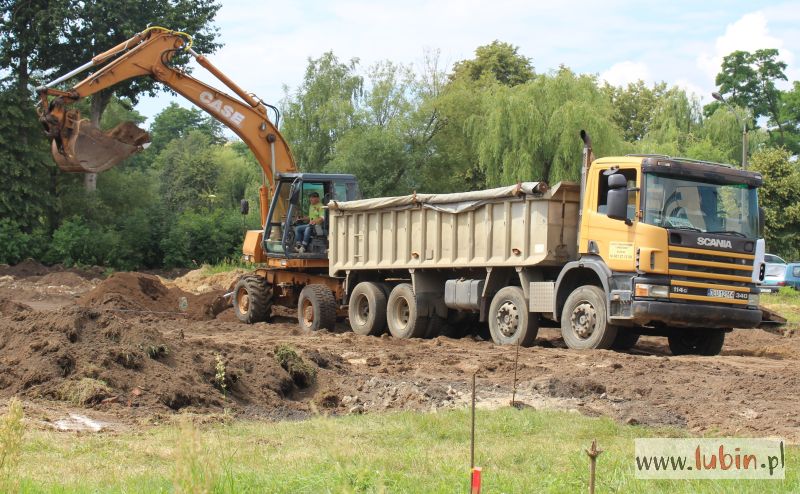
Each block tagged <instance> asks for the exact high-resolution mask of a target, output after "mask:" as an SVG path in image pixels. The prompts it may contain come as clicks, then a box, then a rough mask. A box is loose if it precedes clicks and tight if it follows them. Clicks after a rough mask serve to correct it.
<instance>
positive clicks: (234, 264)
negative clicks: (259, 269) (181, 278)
mask: <svg viewBox="0 0 800 494" xmlns="http://www.w3.org/2000/svg"><path fill="white" fill-rule="evenodd" d="M237 269H246V270H252V269H253V264H252V263H249V262H244V261H242V260H241V259H240V258H230V257H226V258H225V259H223V260H222V261H221V262H218V263H216V264H203V267H202V270H203V273H204V274H206V275H212V274H217V273H228V272H230V271H235V270H237Z"/></svg>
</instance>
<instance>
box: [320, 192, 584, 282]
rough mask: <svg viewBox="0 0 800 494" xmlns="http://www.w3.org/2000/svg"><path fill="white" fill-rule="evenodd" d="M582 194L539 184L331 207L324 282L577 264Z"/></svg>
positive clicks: (343, 204) (421, 195) (385, 199)
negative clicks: (360, 275)
mask: <svg viewBox="0 0 800 494" xmlns="http://www.w3.org/2000/svg"><path fill="white" fill-rule="evenodd" d="M579 193H580V189H579V186H578V185H577V184H574V183H571V182H560V183H558V184H557V185H556V186H555V187H553V188H552V189H548V188H547V185H546V184H544V183H543V182H525V183H521V184H517V185H512V186H508V187H500V188H496V189H488V190H481V191H475V192H465V193H457V194H414V195H408V196H399V197H382V198H376V199H364V200H360V201H349V202H335V201H333V202H331V203H330V204H329V205H328V208H329V210H330V223H331V225H330V235H329V239H330V251H329V259H330V274H331V275H332V276H342V275H344V274H345V272H346V271H348V270H394V269H414V268H436V269H449V268H480V267H495V266H533V265H539V264H543V265H548V264H549V265H554V266H557V265H562V264H563V263H565V262H567V261H569V260H571V259H575V258H576V257H577V256H576V247H575V246H576V240H577V225H578V207H579V201H580V197H579Z"/></svg>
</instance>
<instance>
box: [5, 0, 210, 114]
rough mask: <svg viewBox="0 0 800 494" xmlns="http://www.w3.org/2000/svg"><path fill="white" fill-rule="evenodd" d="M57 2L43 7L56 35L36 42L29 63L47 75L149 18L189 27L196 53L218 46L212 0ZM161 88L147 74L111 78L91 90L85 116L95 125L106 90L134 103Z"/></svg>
mask: <svg viewBox="0 0 800 494" xmlns="http://www.w3.org/2000/svg"><path fill="white" fill-rule="evenodd" d="M18 3H23V2H18ZM58 7H59V8H58V10H55V11H52V10H48V9H45V11H44V12H45V13H47V14H49V15H51V16H53V17H55V18H56V19H57V21H56V22H54V24H56V29H55V32H54V33H53V34H55V35H56V36H57V40H58V41H57V42H55V43H50V44H47V45H41V44H40V45H38V46H37V49H36V50H35V51H34V52H33V53H32V55H33V57H32V59H31V64H32V66H33V67H35V68H36V69H38V70H41V71H43V72H46V73H47V74H48V76H55V75H60V74H63V73H66V72H69V71H70V70H72V69H74V68H76V67H79V66H81V65H83V64H84V63H85V62H86V61H88V60H91V59H92V57H94V56H95V55H98V54H99V53H100V52H103V51H105V50H108V49H109V48H111V47H113V46H116V45H118V44H119V43H122V42H124V41H125V40H127V39H129V38H130V37H132V36H133V35H135V34H136V33H138V32H140V31H142V30H143V29H144V28H145V26H147V25H148V24H150V23H155V24H157V25H162V26H164V27H168V28H171V29H176V30H181V31H185V32H188V33H190V34H191V35H192V37H193V39H194V48H195V50H196V51H198V52H200V53H213V52H214V51H215V50H216V49H217V48H219V46H220V44H219V43H217V42H216V39H217V29H216V28H215V27H214V25H213V21H214V17H215V16H216V14H217V11H218V10H219V8H220V4H219V3H217V1H216V0H175V1H171V2H164V1H159V0H133V1H126V2H118V1H115V0H99V1H94V2H86V1H83V0H62V2H60V3H58ZM39 15H42V14H41V13H40V14H39ZM22 34H23V36H25V35H26V34H25V33H22ZM43 47H46V49H42V48H43ZM188 61H189V60H188V58H187V57H185V56H181V57H176V59H174V61H173V65H175V66H179V67H185V66H186V64H187V63H188ZM162 89H164V86H162V85H160V84H157V83H156V81H155V80H154V79H151V78H149V77H139V78H135V79H131V80H128V81H125V82H122V83H120V84H117V85H115V86H114V87H112V88H109V89H107V90H104V91H101V92H100V93H98V94H96V95H94V96H92V98H91V111H90V119H91V120H92V122H93V123H94V124H95V125H99V123H100V120H101V118H102V115H103V112H104V111H105V108H106V106H108V103H109V102H110V101H111V96H112V94H116V95H117V96H118V97H121V98H122V97H124V98H128V99H130V100H131V101H132V102H133V103H134V104H135V103H136V102H137V101H138V99H139V97H141V96H142V95H144V94H146V95H149V96H154V95H155V94H156V93H157V92H158V91H159V90H162Z"/></svg>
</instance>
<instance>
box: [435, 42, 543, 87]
mask: <svg viewBox="0 0 800 494" xmlns="http://www.w3.org/2000/svg"><path fill="white" fill-rule="evenodd" d="M533 76H534V72H533V64H532V62H531V59H530V58H528V57H525V56H523V55H520V54H519V48H518V47H516V46H514V45H511V44H509V43H504V42H502V41H498V40H494V41H492V42H491V43H490V44H488V45H483V46H479V47H478V48H477V49H476V50H475V58H472V59H469V60H462V61H460V62H456V64H455V66H454V67H453V73H452V75H451V79H452V80H455V79H459V78H465V79H468V80H472V81H480V80H489V81H492V80H493V81H497V82H499V83H500V84H503V85H504V86H516V85H518V84H524V83H526V82H528V81H530V80H531V79H533Z"/></svg>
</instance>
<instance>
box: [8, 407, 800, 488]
mask: <svg viewBox="0 0 800 494" xmlns="http://www.w3.org/2000/svg"><path fill="white" fill-rule="evenodd" d="M469 420H470V417H469V413H468V411H466V410H457V411H448V412H440V413H410V412H400V413H393V414H382V415H378V414H375V415H363V416H347V417H340V418H330V417H317V418H314V419H311V420H307V421H302V422H289V421H286V422H274V423H273V422H243V421H234V422H231V423H229V424H218V425H213V426H204V427H202V428H195V427H194V426H191V425H190V426H187V425H185V422H184V421H182V423H181V425H180V426H175V425H172V426H160V427H155V428H150V429H144V430H136V431H131V432H126V433H118V434H100V435H97V434H96V435H73V434H65V433H56V432H49V431H33V432H29V433H28V440H27V441H26V442H25V445H24V450H23V454H22V457H21V464H20V465H19V467H18V473H19V481H20V484H19V485H20V492H30V493H39V492H57V493H93V492H104V493H123V492H124V493H130V492H189V491H192V490H194V491H196V492H206V491H207V492H214V493H234V492H236V493H261V492H269V493H356V492H358V493H362V492H363V493H381V492H392V493H394V492H415V493H416V492H426V493H427V492H430V493H453V492H466V491H467V486H468V474H469V424H470V421H469ZM684 435H685V432H683V431H679V430H674V429H653V428H646V427H641V426H625V425H620V424H617V423H615V422H613V421H611V420H609V419H606V418H588V417H584V416H581V415H579V414H575V413H567V412H538V411H533V410H529V409H528V410H522V411H519V410H515V409H510V408H508V409H502V410H495V411H485V410H479V411H478V414H477V448H476V463H477V465H478V466H481V467H482V468H483V485H484V489H483V492H484V493H493V492H506V493H514V492H521V493H522V492H524V493H528V492H557V493H561V492H565V493H566V492H570V493H571V492H585V491H586V486H587V472H588V462H587V457H586V454H585V453H584V451H583V450H584V448H586V447H588V446H589V444H590V443H591V440H592V439H593V438H597V440H598V443H599V446H600V448H602V449H603V450H604V452H603V454H602V455H601V456H600V458H599V460H598V491H597V492H598V493H601V492H625V493H652V492H669V493H674V492H698V493H722V492H753V493H756V492H797V491H798V490H800V477H798V470H797V469H796V468H793V466H794V465H796V464H797V462H798V457H800V454H798V449H797V448H796V447H790V448H789V449H788V452H787V454H788V458H787V478H786V479H785V480H782V481H781V480H771V481H753V480H742V481H713V480H702V481H700V480H698V481H685V480H681V481H647V480H638V479H636V478H635V477H634V472H633V463H634V461H633V448H634V443H633V440H634V438H637V437H665V436H669V437H673V436H674V437H682V436H684Z"/></svg>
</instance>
